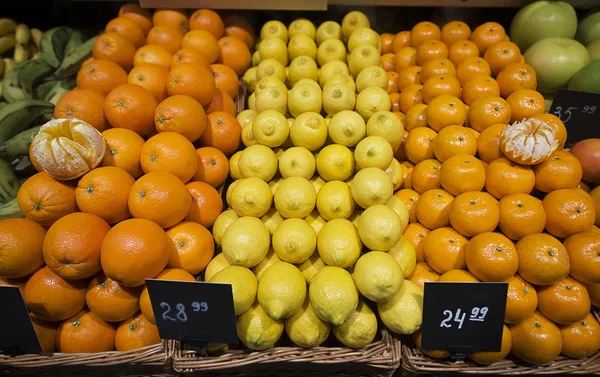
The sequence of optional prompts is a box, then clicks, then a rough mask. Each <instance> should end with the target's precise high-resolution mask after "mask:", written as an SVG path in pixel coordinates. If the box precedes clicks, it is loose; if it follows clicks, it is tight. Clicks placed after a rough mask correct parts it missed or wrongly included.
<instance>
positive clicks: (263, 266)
mask: <svg viewBox="0 0 600 377" xmlns="http://www.w3.org/2000/svg"><path fill="white" fill-rule="evenodd" d="M277 262H281V259H279V257H278V256H277V254H275V250H273V248H270V249H269V252H268V253H267V255H266V256H265V257H264V259H263V260H261V261H260V263H259V264H257V265H256V266H254V267H252V272H254V275H256V278H257V279H258V280H260V278H261V277H262V274H263V273H264V272H265V271H266V270H267V268H269V267H271V266H272V265H274V264H275V263H277Z"/></svg>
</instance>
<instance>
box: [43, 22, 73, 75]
mask: <svg viewBox="0 0 600 377" xmlns="http://www.w3.org/2000/svg"><path fill="white" fill-rule="evenodd" d="M72 31H73V29H71V28H70V27H67V26H59V27H55V28H53V29H50V30H48V31H46V32H45V33H44V35H43V36H42V40H41V41H40V51H42V57H43V58H44V60H45V61H46V63H48V65H49V66H51V67H52V68H58V66H59V65H60V62H62V60H63V58H64V57H65V47H66V45H67V42H69V37H70V36H71V33H72Z"/></svg>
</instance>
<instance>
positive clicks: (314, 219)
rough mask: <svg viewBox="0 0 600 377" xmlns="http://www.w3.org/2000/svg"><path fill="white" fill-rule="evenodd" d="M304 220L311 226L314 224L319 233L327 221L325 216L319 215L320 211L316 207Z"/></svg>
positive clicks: (313, 226)
mask: <svg viewBox="0 0 600 377" xmlns="http://www.w3.org/2000/svg"><path fill="white" fill-rule="evenodd" d="M304 220H305V221H306V222H307V223H308V224H309V225H310V226H312V228H313V229H314V230H315V232H316V233H317V235H318V234H319V232H320V231H321V228H323V225H325V223H326V222H327V221H325V219H324V218H322V217H321V215H319V211H317V210H316V209H315V210H313V211H312V212H311V213H310V214H309V215H308V216H306V217H305V218H304Z"/></svg>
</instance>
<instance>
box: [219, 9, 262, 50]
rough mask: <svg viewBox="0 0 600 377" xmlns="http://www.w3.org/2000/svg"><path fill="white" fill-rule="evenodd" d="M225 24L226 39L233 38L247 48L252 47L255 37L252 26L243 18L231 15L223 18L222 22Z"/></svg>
mask: <svg viewBox="0 0 600 377" xmlns="http://www.w3.org/2000/svg"><path fill="white" fill-rule="evenodd" d="M223 22H224V23H225V35H226V36H228V37H235V38H237V39H239V40H241V41H243V42H244V43H246V46H248V48H252V47H254V41H255V39H256V35H255V34H254V30H253V29H252V25H251V24H250V22H248V21H247V20H246V19H245V18H243V17H240V16H238V15H235V14H231V15H229V16H227V17H225V20H223Z"/></svg>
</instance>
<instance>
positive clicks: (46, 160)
mask: <svg viewBox="0 0 600 377" xmlns="http://www.w3.org/2000/svg"><path fill="white" fill-rule="evenodd" d="M105 150H106V143H105V141H104V138H103V137H102V134H101V133H100V132H99V131H98V130H96V129H95V128H94V127H92V126H91V125H89V124H88V123H86V122H84V121H82V120H80V119H76V118H73V119H52V120H50V121H48V122H47V123H46V124H44V125H43V126H42V127H41V128H40V132H39V133H38V134H37V136H36V137H35V138H34V139H33V141H32V142H31V152H32V155H33V156H34V157H35V159H36V160H37V162H38V164H39V166H40V167H41V168H42V169H43V170H44V171H45V172H46V173H48V175H50V176H51V177H52V178H54V179H61V180H68V179H74V178H78V177H81V176H82V175H84V174H85V173H87V172H88V171H90V170H92V169H93V168H95V167H96V166H98V165H100V163H101V162H102V159H103V158H104V152H105Z"/></svg>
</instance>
